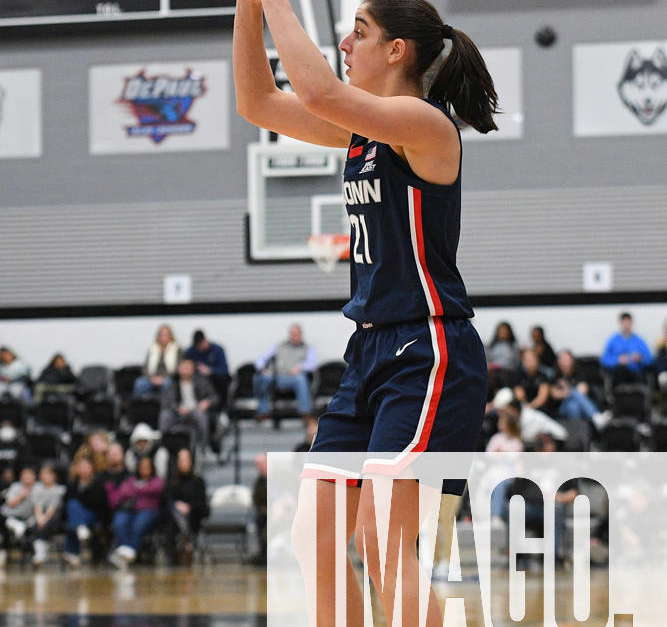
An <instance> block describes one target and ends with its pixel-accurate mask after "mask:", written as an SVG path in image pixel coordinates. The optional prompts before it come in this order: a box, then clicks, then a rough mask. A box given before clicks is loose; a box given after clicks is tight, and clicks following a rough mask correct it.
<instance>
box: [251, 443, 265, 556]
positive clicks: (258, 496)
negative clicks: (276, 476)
mask: <svg viewBox="0 0 667 627" xmlns="http://www.w3.org/2000/svg"><path fill="white" fill-rule="evenodd" d="M255 466H257V473H258V474H257V478H256V479H255V484H254V485H253V488H252V502H253V505H254V506H255V523H256V524H257V538H258V540H259V552H258V553H257V554H256V555H254V556H253V557H252V558H251V560H250V561H251V563H252V564H255V565H256V566H265V565H266V553H267V537H266V521H267V518H266V516H267V493H266V490H267V474H268V465H267V459H266V453H260V454H259V455H257V457H255Z"/></svg>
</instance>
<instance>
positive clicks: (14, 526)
mask: <svg viewBox="0 0 667 627" xmlns="http://www.w3.org/2000/svg"><path fill="white" fill-rule="evenodd" d="M35 480H36V476H35V471H34V469H33V468H31V467H29V466H26V467H25V468H23V470H21V474H20V476H19V481H16V482H14V483H12V485H11V486H10V487H9V489H8V490H7V494H6V495H5V503H4V505H3V506H2V507H1V508H0V536H2V550H0V565H3V566H4V564H5V562H6V561H7V549H8V548H9V541H10V534H11V535H12V536H14V538H16V539H17V540H20V539H22V538H23V536H24V535H25V533H26V531H27V530H28V529H29V528H30V527H31V526H32V525H33V523H34V522H35V519H34V504H33V500H32V498H33V494H32V493H33V488H34V487H35Z"/></svg>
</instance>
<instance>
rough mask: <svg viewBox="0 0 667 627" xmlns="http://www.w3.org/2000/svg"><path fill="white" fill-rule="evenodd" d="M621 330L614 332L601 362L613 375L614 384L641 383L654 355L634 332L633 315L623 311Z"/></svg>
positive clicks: (620, 317)
mask: <svg viewBox="0 0 667 627" xmlns="http://www.w3.org/2000/svg"><path fill="white" fill-rule="evenodd" d="M619 324H620V330H619V332H618V333H614V335H612V336H611V337H610V338H609V339H608V340H607V344H606V346H605V348H604V352H603V354H602V357H601V358H600V362H601V363H602V366H603V367H604V368H605V369H606V370H607V371H608V372H609V374H610V375H611V377H612V385H618V384H621V383H638V382H639V383H641V382H644V381H645V374H646V369H647V368H648V367H649V366H650V365H651V362H652V361H653V357H652V356H651V351H650V350H649V347H648V346H647V345H646V342H645V341H644V340H643V339H642V338H641V337H640V336H639V335H637V334H635V333H633V329H632V327H633V320H632V316H631V315H630V314H629V313H627V312H623V313H622V314H621V315H620V316H619Z"/></svg>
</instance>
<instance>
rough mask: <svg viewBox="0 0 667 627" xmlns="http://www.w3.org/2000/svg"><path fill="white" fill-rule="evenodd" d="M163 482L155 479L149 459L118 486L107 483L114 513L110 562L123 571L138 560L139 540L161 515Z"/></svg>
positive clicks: (153, 468) (145, 459)
mask: <svg viewBox="0 0 667 627" xmlns="http://www.w3.org/2000/svg"><path fill="white" fill-rule="evenodd" d="M163 491H164V481H163V480H162V479H160V477H156V476H155V467H154V466H153V460H152V459H151V458H150V457H143V458H141V459H140V460H139V463H138V464H137V474H136V476H134V477H128V478H127V479H126V480H125V481H123V483H121V484H120V485H119V486H118V487H114V486H113V484H107V495H108V498H109V505H110V506H111V508H112V509H113V510H114V515H113V522H112V527H113V533H114V539H115V544H116V547H117V548H116V549H115V551H113V553H112V554H111V555H110V556H109V561H110V562H111V563H112V564H113V565H114V566H117V567H118V568H126V567H127V566H128V564H130V563H131V562H133V561H134V560H135V559H136V557H137V551H138V550H139V546H140V545H141V539H142V538H143V537H144V535H146V533H148V531H150V530H151V528H152V527H153V526H154V525H155V524H156V522H157V520H158V517H159V515H160V507H161V503H162V493H163Z"/></svg>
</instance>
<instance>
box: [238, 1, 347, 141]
mask: <svg viewBox="0 0 667 627" xmlns="http://www.w3.org/2000/svg"><path fill="white" fill-rule="evenodd" d="M318 54H320V55H321V53H319V52H318ZM233 59H234V85H235V87H236V109H237V111H238V113H239V115H241V116H242V117H243V118H245V119H246V120H248V121H249V122H251V123H252V124H255V125H256V126H260V127H262V128H266V129H268V130H270V131H275V132H277V133H280V134H281V135H288V136H289V137H293V138H295V139H300V140H303V141H307V142H310V143H313V144H321V145H324V146H339V147H347V145H348V144H349V141H350V133H349V131H346V130H344V129H342V128H340V127H339V126H336V125H335V124H332V123H330V122H327V121H325V120H322V119H320V118H318V117H317V116H315V115H313V114H312V113H310V112H309V111H308V110H307V109H306V108H305V107H304V105H303V103H301V102H300V101H299V99H298V98H297V97H296V96H295V95H294V94H289V93H285V92H282V91H280V90H279V89H278V88H277V87H276V84H275V81H274V78H273V73H272V72H271V66H270V65H269V61H268V59H267V56H266V49H265V47H264V36H263V18H262V3H261V0H238V2H237V3H236V17H235V20H234V52H233Z"/></svg>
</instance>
